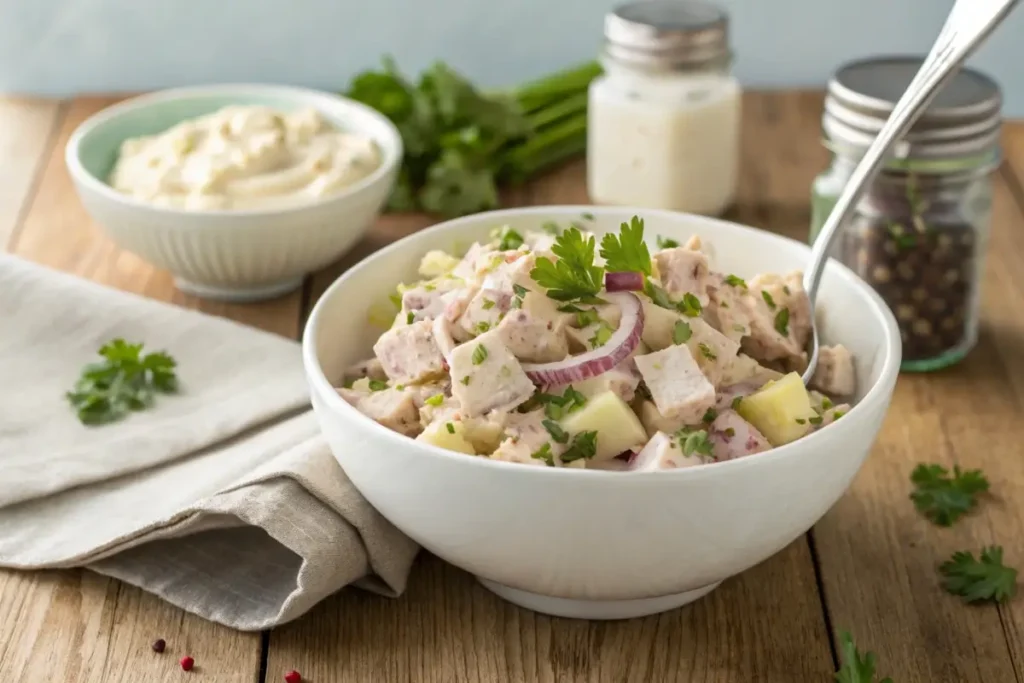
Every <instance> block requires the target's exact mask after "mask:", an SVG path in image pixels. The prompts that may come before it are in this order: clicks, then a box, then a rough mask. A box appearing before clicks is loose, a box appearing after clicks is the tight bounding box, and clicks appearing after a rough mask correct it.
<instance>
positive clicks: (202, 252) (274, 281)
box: [65, 85, 402, 301]
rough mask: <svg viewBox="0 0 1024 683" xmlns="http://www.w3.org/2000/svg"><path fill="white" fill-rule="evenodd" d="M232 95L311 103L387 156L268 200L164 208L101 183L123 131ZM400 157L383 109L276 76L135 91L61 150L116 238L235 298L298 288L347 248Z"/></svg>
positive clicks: (153, 127) (194, 283)
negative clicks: (309, 190) (335, 181)
mask: <svg viewBox="0 0 1024 683" xmlns="http://www.w3.org/2000/svg"><path fill="white" fill-rule="evenodd" d="M229 104H263V105H269V106H272V107H276V108H279V109H283V110H285V111H289V110H294V109H298V108H300V107H313V108H315V109H317V110H318V111H319V112H320V113H322V114H323V115H324V117H325V118H326V119H327V120H329V121H330V122H332V123H333V124H334V125H336V126H337V127H339V128H340V129H342V130H348V131H354V132H359V133H363V134H365V135H368V136H370V137H372V138H373V139H374V140H376V142H377V144H378V145H379V146H380V149H381V152H382V157H383V162H382V164H381V166H380V168H378V169H377V170H376V171H375V172H374V173H373V174H372V175H370V176H369V177H367V178H364V179H363V180H362V181H360V182H358V183H356V184H355V185H353V186H352V187H350V188H347V189H346V190H345V191H343V192H341V193H338V194H335V195H331V196H329V197H324V198H323V199H320V200H317V201H314V202H310V203H303V204H301V205H296V206H293V207H287V208H282V209H274V210H222V211H185V210H180V209H174V208H163V207H158V206H153V205H151V204H147V203H145V202H142V201H139V200H136V199H132V198H130V197H127V196H125V195H123V194H121V193H119V192H117V191H115V190H114V189H113V188H111V187H110V186H109V185H108V184H107V183H106V178H107V176H108V175H109V173H110V170H111V169H112V168H113V165H114V162H115V161H116V159H117V154H118V150H119V148H120V145H121V142H123V141H124V140H125V139H126V138H129V137H135V136H138V135H151V134H155V133H160V132H162V131H165V130H167V129H168V128H170V127H171V126H173V125H175V124H176V123H179V122H181V121H183V120H185V119H189V118H194V117H196V116H201V115H203V114H207V113H210V112H213V111H216V110H217V109H220V108H221V107H224V106H227V105H229ZM401 159H402V139H401V137H400V136H399V134H398V130H397V129H396V128H395V127H394V126H393V125H392V124H391V122H390V121H388V119H387V118H386V117H384V116H383V115H382V114H380V113H378V112H376V111H374V110H373V109H371V108H369V107H366V106H364V105H362V104H360V103H358V102H354V101H352V100H349V99H346V98H343V97H339V96H337V95H333V94H329V93H325V92H317V91H315V90H305V89H302V88H292V87H287V86H277V85H211V86H200V87H194V88H178V89H173V90H164V91H161V92H157V93H154V94H151V95H143V96H141V97H136V98H133V99H130V100H127V101H125V102H122V103H120V104H116V105H114V106H112V107H109V108H107V109H104V110H103V111H101V112H99V113H97V114H96V115H94V116H92V117H90V118H89V119H87V120H86V121H85V122H84V123H82V125H80V126H79V127H78V128H77V129H76V130H75V132H74V133H73V134H72V136H71V139H70V140H69V141H68V145H67V148H66V150H65V161H66V163H67V167H68V171H69V172H70V174H71V178H72V180H73V181H74V184H75V189H76V190H77V192H78V196H79V198H80V199H81V201H82V204H84V205H85V208H86V210H87V211H88V213H89V215H90V216H91V217H92V218H93V220H95V221H96V222H97V223H99V224H100V225H101V226H102V227H103V228H104V230H105V231H106V232H107V234H108V235H109V236H110V237H111V239H113V240H114V241H115V242H116V243H117V244H118V246H120V247H122V248H124V249H127V250H128V251H131V252H134V253H136V254H138V255H139V256H141V257H142V258H144V259H146V260H147V261H149V262H151V263H153V264H155V265H157V266H159V267H161V268H165V269H167V270H169V271H171V273H173V274H174V276H175V283H176V284H177V286H178V287H179V288H180V289H181V290H183V291H185V292H188V293H191V294H196V295H199V296H203V297H208V298H214V299H226V300H236V301H239V300H240V301H251V300H256V299H265V298H270V297H273V296H277V295H279V294H283V293H284V292H287V291H289V290H292V289H295V288H296V287H298V286H299V285H300V284H301V283H302V279H303V276H305V275H306V274H307V273H310V272H312V271H314V270H316V269H318V268H320V267H322V266H325V265H327V264H328V263H330V262H331V261H334V260H335V259H337V258H338V257H339V256H341V255H342V254H343V253H345V251H346V250H348V249H349V248H350V247H351V246H352V245H353V244H354V243H355V242H356V241H357V240H358V239H359V238H360V237H361V236H362V235H363V234H364V233H365V232H366V230H367V229H368V228H369V227H370V225H371V224H372V223H373V221H374V219H376V217H377V216H378V214H379V213H380V210H381V207H382V206H383V204H384V202H385V200H386V199H387V197H388V195H389V194H390V192H391V188H392V186H393V185H394V181H395V176H396V174H397V172H398V167H399V164H400V162H401Z"/></svg>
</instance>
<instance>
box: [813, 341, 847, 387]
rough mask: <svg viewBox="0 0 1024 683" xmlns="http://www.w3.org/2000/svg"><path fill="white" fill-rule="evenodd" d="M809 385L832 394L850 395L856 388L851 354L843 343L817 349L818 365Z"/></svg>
mask: <svg viewBox="0 0 1024 683" xmlns="http://www.w3.org/2000/svg"><path fill="white" fill-rule="evenodd" d="M811 386H813V387H815V388H816V389H819V390H821V391H823V392H825V393H826V394H831V395H833V396H852V395H853V392H854V391H855V390H856V388H857V377H856V375H855V374H854V371H853V355H852V354H851V353H850V351H849V350H848V349H847V348H846V347H845V346H843V345H841V344H837V345H836V346H822V347H821V348H820V349H818V367H817V368H815V370H814V377H813V378H812V379H811Z"/></svg>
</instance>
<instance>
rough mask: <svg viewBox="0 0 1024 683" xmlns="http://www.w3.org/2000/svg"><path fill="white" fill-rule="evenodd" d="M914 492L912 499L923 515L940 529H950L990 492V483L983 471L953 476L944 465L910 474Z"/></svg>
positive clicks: (956, 471) (919, 468) (924, 467)
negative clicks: (981, 496)
mask: <svg viewBox="0 0 1024 683" xmlns="http://www.w3.org/2000/svg"><path fill="white" fill-rule="evenodd" d="M910 481H911V483H912V484H913V485H914V491H913V492H912V493H911V494H910V499H911V500H912V501H914V507H915V508H917V511H918V512H920V513H921V514H922V515H924V516H925V517H927V518H928V519H930V520H931V521H932V522H933V523H935V524H937V525H938V526H951V525H952V524H953V523H954V522H956V521H957V520H958V519H960V518H961V517H963V516H964V515H966V514H967V513H968V512H970V511H971V510H972V509H973V508H974V507H975V506H976V505H977V504H978V497H979V496H980V495H981V494H983V493H985V492H986V491H988V489H989V483H988V479H987V478H986V477H985V475H984V474H982V472H981V470H966V471H964V470H961V469H960V467H959V466H954V467H953V474H952V476H950V473H949V471H948V470H947V469H946V468H945V467H943V466H942V465H928V464H923V463H922V464H920V465H918V466H917V467H915V468H914V471H913V472H911V474H910Z"/></svg>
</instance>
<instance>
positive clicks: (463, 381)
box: [459, 375, 469, 387]
mask: <svg viewBox="0 0 1024 683" xmlns="http://www.w3.org/2000/svg"><path fill="white" fill-rule="evenodd" d="M459 381H460V382H462V384H463V386H467V387H468V386H469V375H466V376H465V377H463V378H462V379H461V380H459Z"/></svg>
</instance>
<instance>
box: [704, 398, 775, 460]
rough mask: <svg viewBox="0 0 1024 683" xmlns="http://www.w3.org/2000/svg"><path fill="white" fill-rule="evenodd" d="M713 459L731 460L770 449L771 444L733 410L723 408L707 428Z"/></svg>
mask: <svg viewBox="0 0 1024 683" xmlns="http://www.w3.org/2000/svg"><path fill="white" fill-rule="evenodd" d="M708 440H709V441H711V445H712V449H713V453H714V454H715V460H717V461H719V462H721V461H722V460H733V459H735V458H742V457H744V456H747V455H753V454H754V453H761V452H763V451H767V450H770V449H771V447H772V445H771V444H770V443H768V439H766V438H765V437H764V434H762V433H761V432H759V431H757V429H755V428H754V425H752V424H750V423H749V422H747V421H746V420H744V419H743V418H742V417H740V414H739V413H737V412H736V411H735V410H723V411H721V412H720V413H719V414H718V417H716V418H715V420H714V422H712V423H711V427H710V429H709V430H708Z"/></svg>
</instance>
